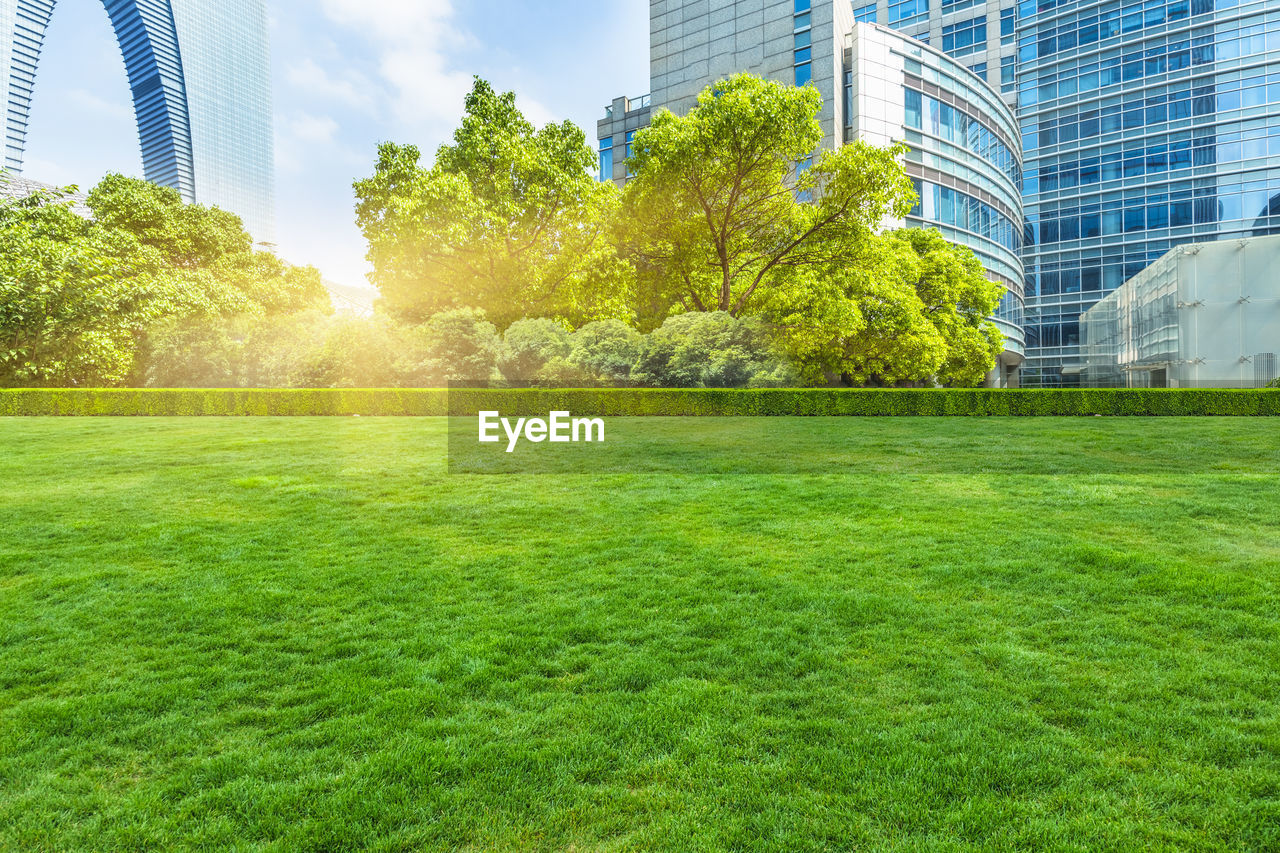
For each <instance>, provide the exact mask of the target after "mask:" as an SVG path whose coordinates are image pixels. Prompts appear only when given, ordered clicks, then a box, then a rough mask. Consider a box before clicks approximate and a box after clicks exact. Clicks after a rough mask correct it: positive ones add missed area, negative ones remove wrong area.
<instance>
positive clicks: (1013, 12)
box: [1000, 7, 1018, 44]
mask: <svg viewBox="0 0 1280 853" xmlns="http://www.w3.org/2000/svg"><path fill="white" fill-rule="evenodd" d="M1017 23H1018V10H1017V8H1016V7H1014V8H1012V9H1003V10H1001V12H1000V43H1001V44H1013V40H1014V37H1015V29H1016V26H1017Z"/></svg>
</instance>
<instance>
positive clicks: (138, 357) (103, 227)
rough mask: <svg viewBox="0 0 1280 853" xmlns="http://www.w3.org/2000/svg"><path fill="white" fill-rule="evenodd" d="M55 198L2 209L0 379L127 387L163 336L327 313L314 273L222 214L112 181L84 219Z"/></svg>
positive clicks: (97, 193)
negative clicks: (223, 321)
mask: <svg viewBox="0 0 1280 853" xmlns="http://www.w3.org/2000/svg"><path fill="white" fill-rule="evenodd" d="M64 196H65V194H64V193H61V192H53V193H41V194H37V195H35V196H32V197H30V198H27V199H23V200H20V201H10V202H5V203H3V204H0V384H4V385H118V384H124V383H127V382H130V381H135V380H138V379H140V378H141V376H142V373H141V372H140V371H141V370H142V367H141V365H142V364H143V362H145V361H147V357H146V352H147V349H148V348H149V346H150V344H149V343H148V341H149V340H150V339H151V337H152V336H153V335H155V334H158V333H160V332H161V331H162V330H164V329H171V328H172V327H174V326H175V325H180V324H183V323H188V324H189V323H191V322H195V321H207V320H209V319H210V318H218V317H222V318H226V317H232V316H236V315H240V314H244V315H253V316H259V315H266V314H271V313H279V312H289V311H297V310H301V309H304V308H313V307H319V308H328V302H329V300H328V294H327V293H326V291H325V289H324V287H323V284H322V283H321V280H320V274H319V273H318V272H317V271H316V270H314V269H311V268H309V267H293V266H291V265H289V264H286V263H284V262H283V261H281V260H279V259H278V258H276V257H274V256H272V255H270V254H266V253H262V252H254V251H253V247H252V244H251V242H250V241H249V237H248V235H247V234H245V233H244V229H243V228H242V227H241V225H240V220H239V219H238V218H237V217H235V216H233V215H232V214H229V213H226V212H225V211H221V210H217V209H216V208H202V207H199V206H197V205H183V204H182V200H181V197H180V196H179V195H178V193H177V192H176V191H174V190H171V189H167V188H163V187H156V186H153V185H151V184H148V183H146V182H145V181H141V180H137V179H132V178H124V177H122V176H120V175H109V176H108V177H107V178H106V179H104V180H103V182H102V183H101V184H99V185H98V186H97V187H95V188H94V190H93V191H92V192H91V193H90V194H89V202H88V203H89V206H90V208H91V209H92V210H93V211H94V217H93V218H91V219H86V218H82V217H80V216H78V215H76V214H75V213H74V212H73V211H72V210H71V209H70V207H69V206H68V205H67V204H66V203H65V199H64ZM210 375H211V376H217V375H221V374H220V373H219V372H218V370H217V369H214V370H213V372H212V373H211V374H210Z"/></svg>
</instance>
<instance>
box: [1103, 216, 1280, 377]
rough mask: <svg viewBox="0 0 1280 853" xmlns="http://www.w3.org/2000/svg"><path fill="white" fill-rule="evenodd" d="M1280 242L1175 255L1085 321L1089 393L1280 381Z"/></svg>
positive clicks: (1240, 243)
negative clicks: (1096, 389) (1101, 389)
mask: <svg viewBox="0 0 1280 853" xmlns="http://www.w3.org/2000/svg"><path fill="white" fill-rule="evenodd" d="M1278 269H1280V237H1254V238H1250V239H1246V240H1218V241H1216V242H1212V243H1195V244H1191V245H1186V246H1179V247H1178V248H1176V249H1171V250H1170V251H1169V252H1168V253H1167V254H1166V255H1165V256H1164V257H1162V258H1161V259H1160V260H1158V261H1156V262H1155V263H1154V264H1152V265H1151V266H1149V267H1147V268H1146V269H1145V270H1143V271H1142V272H1140V273H1138V275H1136V276H1134V277H1133V278H1132V279H1130V280H1129V281H1127V282H1126V283H1125V284H1124V285H1122V286H1121V287H1120V288H1119V289H1117V290H1115V291H1113V292H1112V293H1111V294H1109V295H1108V296H1106V297H1104V298H1103V299H1102V301H1100V302H1098V303H1097V304H1096V305H1094V306H1093V307H1092V308H1090V309H1089V310H1088V311H1086V312H1085V313H1084V315H1083V316H1082V317H1081V318H1080V331H1081V349H1082V356H1083V358H1082V362H1083V364H1084V368H1083V370H1082V372H1081V384H1083V385H1086V386H1091V387H1116V386H1120V387H1126V386H1127V387H1133V388H1261V387H1263V386H1265V385H1267V384H1268V383H1269V382H1272V381H1273V380H1275V379H1276V378H1277V377H1280V364H1277V359H1278V358H1280V356H1278V355H1277V353H1280V274H1277V270H1278Z"/></svg>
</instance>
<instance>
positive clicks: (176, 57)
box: [0, 0, 274, 240]
mask: <svg viewBox="0 0 1280 853" xmlns="http://www.w3.org/2000/svg"><path fill="white" fill-rule="evenodd" d="M56 2H57V0H0V33H3V34H4V35H7V36H8V49H7V50H3V46H0V54H2V55H0V72H4V74H3V76H2V77H0V83H3V84H6V85H7V93H6V94H7V97H6V103H7V111H6V115H5V162H4V165H5V167H6V168H8V169H10V170H11V171H14V172H21V171H22V163H23V157H24V155H25V153H26V152H25V148H26V135H27V122H28V119H29V116H30V111H31V102H32V98H33V97H34V95H35V92H36V74H37V70H38V65H39V60H40V52H41V49H42V47H43V45H44V38H45V32H46V30H47V29H48V26H49V21H50V18H51V17H52V15H53V10H54V7H55V5H56ZM103 5H104V6H105V7H106V10H107V14H108V16H109V17H110V19H111V26H112V28H113V30H114V31H115V37H116V41H117V43H118V44H119V46H120V52H121V54H122V55H123V57H124V64H125V71H126V73H127V74H128V79H129V88H130V90H131V92H132V94H133V106H134V113H135V115H136V117H137V123H138V139H139V142H140V144H141V148H142V163H143V171H144V174H145V176H146V178H147V180H149V181H152V182H154V183H157V184H163V185H164V186H169V187H173V188H175V189H177V190H178V191H179V192H181V193H182V196H183V198H185V199H186V200H187V201H193V202H199V203H201V204H210V205H217V206H219V207H223V208H225V209H227V210H231V211H233V212H235V213H237V214H239V215H240V216H241V217H242V218H243V219H244V220H245V224H246V226H247V227H248V228H249V230H250V232H251V233H252V234H253V235H254V237H256V238H257V239H259V240H270V239H272V234H273V231H274V222H273V219H274V210H273V207H274V188H273V183H274V168H273V162H272V161H273V151H272V127H271V124H272V122H271V99H270V67H269V54H268V47H267V29H266V9H265V6H264V3H263V0H219V2H216V3H210V2H207V0H103Z"/></svg>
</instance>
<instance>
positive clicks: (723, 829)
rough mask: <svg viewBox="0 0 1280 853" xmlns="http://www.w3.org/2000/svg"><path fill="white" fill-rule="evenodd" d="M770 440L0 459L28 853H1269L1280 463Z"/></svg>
mask: <svg viewBox="0 0 1280 853" xmlns="http://www.w3.org/2000/svg"><path fill="white" fill-rule="evenodd" d="M662 424H663V426H662V428H664V429H674V428H679V429H691V430H698V429H703V428H705V429H717V430H722V431H725V432H724V433H722V434H723V435H725V436H726V444H727V446H738V445H741V444H743V442H741V441H737V442H735V440H734V436H735V431H736V433H737V434H738V435H739V436H743V435H755V434H756V432H755V431H757V430H758V429H759V424H758V422H754V423H753V422H750V421H734V420H724V419H720V420H718V421H717V422H716V423H715V424H714V426H707V427H702V426H699V424H698V423H697V422H692V421H686V422H673V421H664V422H662ZM770 429H771V430H773V432H771V433H770V436H769V438H770V440H769V441H768V442H765V446H764V447H760V448H758V449H757V451H756V452H757V454H758V455H759V457H760V458H762V459H767V460H772V462H771V463H770V465H771V466H772V467H770V466H766V467H765V468H762V469H760V470H762V471H764V473H753V474H736V475H735V474H733V473H730V472H728V471H726V470H725V469H724V468H723V466H716V465H712V466H710V468H709V469H708V470H699V469H698V467H697V465H696V463H690V462H689V460H688V459H687V458H682V459H681V460H680V461H679V465H678V466H673V468H678V470H666V471H662V470H654V471H647V472H641V473H594V474H592V473H577V474H545V475H499V476H449V475H447V474H445V462H444V449H445V435H446V427H445V423H444V422H443V421H438V420H415V419H397V420H379V419H359V420H357V419H300V420H288V419H226V420H223V419H192V420H183V419H173V420H150V419H147V420H116V419H111V420H82V419H65V420H43V419H33V420H7V421H6V420H0V482H4V483H5V484H7V487H6V488H5V489H4V490H3V491H2V492H0V849H5V850H24V851H26V850H75V849H85V850H126V849H156V850H161V849H166V850H167V849H175V848H204V849H214V848H225V849H236V850H257V849H272V850H282V851H297V850H349V849H358V848H367V849H374V850H576V851H586V850H671V851H703V850H705V851H711V850H768V851H775V850H778V851H803V850H823V849H827V850H855V849H858V850H968V849H986V850H1001V851H1003V850H1012V849H1043V850H1138V849H1143V850H1160V849H1167V850H1276V849H1280V588H1278V582H1280V511H1278V510H1277V507H1280V476H1278V474H1280V430H1278V429H1277V428H1276V425H1275V424H1274V423H1272V422H1271V421H1267V420H1218V419H1195V420H1182V419H1157V420H1146V419H1142V420H1138V419H1132V420H1129V419H1126V420H1117V419H1076V420H1057V419H1029V420H1012V419H1010V420H1005V419H984V420H969V419H936V420H935V419H909V420H871V421H869V420H861V419H857V420H828V419H815V420H786V421H778V422H776V423H775V424H773V425H771V426H770ZM655 452H665V451H655ZM787 459H791V460H793V461H794V462H795V464H796V465H797V466H798V467H799V469H800V470H802V471H804V472H806V473H799V474H782V473H776V470H779V466H778V464H777V463H778V461H779V460H783V461H785V460H787Z"/></svg>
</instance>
